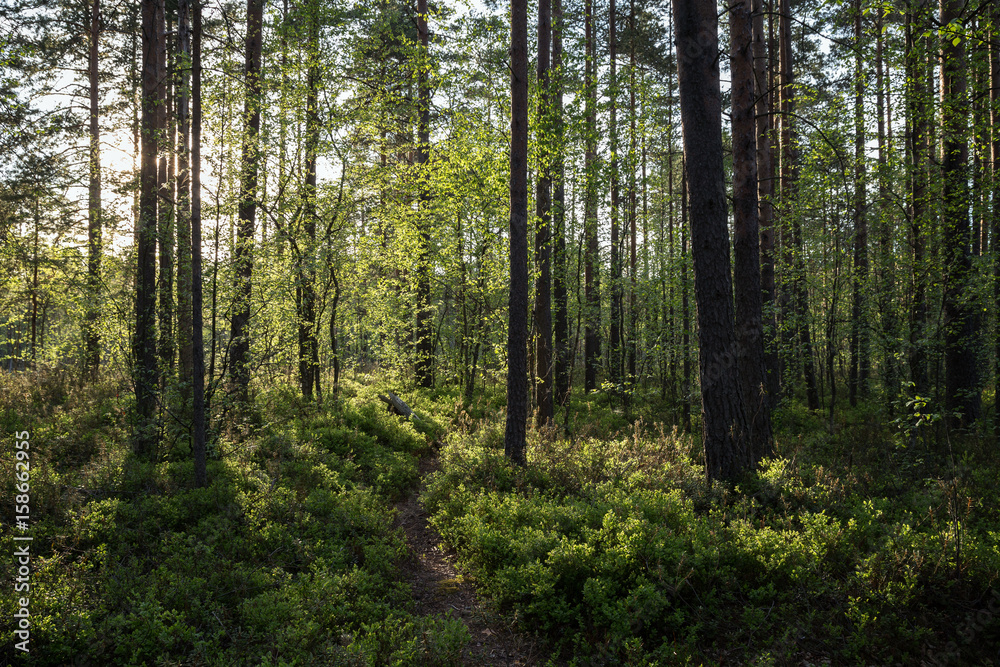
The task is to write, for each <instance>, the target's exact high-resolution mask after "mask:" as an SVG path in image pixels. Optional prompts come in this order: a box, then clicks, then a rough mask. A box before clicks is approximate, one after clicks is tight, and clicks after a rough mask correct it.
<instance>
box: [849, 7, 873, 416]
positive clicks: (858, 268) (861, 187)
mask: <svg viewBox="0 0 1000 667" xmlns="http://www.w3.org/2000/svg"><path fill="white" fill-rule="evenodd" d="M863 36H864V33H863V32H862V28H861V0H855V2H854V271H853V274H852V282H851V342H850V345H851V368H850V375H849V378H848V384H847V396H848V400H849V401H850V403H851V406H852V407H854V406H856V405H857V404H858V395H859V394H860V395H863V394H864V393H865V391H866V384H867V379H868V378H867V376H868V370H867V367H868V336H867V332H866V328H865V325H864V320H865V319H866V317H867V314H866V313H865V303H864V301H865V292H866V289H867V286H866V284H865V283H866V282H867V281H868V218H867V212H866V210H865V209H866V206H867V204H866V201H865V199H866V198H865V188H866V187H867V186H866V184H865V171H866V169H865V73H864V72H865V69H864V62H865V61H864V56H863V51H864V44H863V41H862V38H863Z"/></svg>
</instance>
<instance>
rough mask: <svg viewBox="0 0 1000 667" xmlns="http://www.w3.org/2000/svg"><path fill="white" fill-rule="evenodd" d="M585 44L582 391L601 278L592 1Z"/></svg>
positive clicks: (591, 366) (591, 377) (591, 367)
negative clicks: (584, 245)
mask: <svg viewBox="0 0 1000 667" xmlns="http://www.w3.org/2000/svg"><path fill="white" fill-rule="evenodd" d="M584 23H585V40H586V44H587V62H586V73H585V76H584V88H585V89H586V90H585V92H584V95H585V97H586V102H585V107H586V109H585V113H586V136H585V137H584V141H585V143H586V150H585V153H584V171H585V178H586V186H585V187H586V194H585V195H584V197H585V199H584V212H583V226H584V237H585V243H586V259H585V268H584V282H585V285H586V286H585V290H584V300H585V306H584V319H585V321H586V324H585V329H586V332H585V334H584V352H583V363H584V381H583V386H584V391H586V392H591V391H594V390H595V389H596V388H597V370H598V366H599V364H600V358H601V275H600V261H601V260H600V247H599V245H598V239H597V182H598V174H597V81H596V73H597V49H596V46H595V42H594V0H585V3H584Z"/></svg>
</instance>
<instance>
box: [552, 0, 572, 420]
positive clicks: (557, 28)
mask: <svg viewBox="0 0 1000 667" xmlns="http://www.w3.org/2000/svg"><path fill="white" fill-rule="evenodd" d="M562 33H563V10H562V0H552V72H551V74H550V78H551V79H552V80H553V83H554V84H555V85H554V88H553V91H552V122H553V125H554V133H555V149H554V154H553V156H552V159H553V168H552V171H553V178H554V183H553V185H554V188H553V196H552V200H553V201H552V229H553V233H554V235H555V247H554V255H555V257H554V259H555V262H554V267H553V268H554V271H553V281H552V291H553V296H554V298H555V309H554V313H553V316H554V323H553V324H554V334H555V392H556V400H557V401H558V403H559V405H566V402H567V400H568V399H569V390H570V383H569V371H570V369H569V366H570V361H571V359H572V352H571V350H570V349H569V305H568V299H569V297H568V294H567V291H566V281H567V278H568V276H567V274H566V271H567V262H566V170H565V166H564V158H563V156H564V154H565V150H564V146H563V143H564V139H563V137H564V132H563V72H562V64H563V63H562Z"/></svg>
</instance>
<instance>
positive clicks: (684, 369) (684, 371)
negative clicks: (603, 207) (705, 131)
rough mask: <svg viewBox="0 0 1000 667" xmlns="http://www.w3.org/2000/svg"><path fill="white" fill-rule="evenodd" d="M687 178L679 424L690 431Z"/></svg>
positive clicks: (683, 193)
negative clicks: (681, 395)
mask: <svg viewBox="0 0 1000 667" xmlns="http://www.w3.org/2000/svg"><path fill="white" fill-rule="evenodd" d="M689 256H690V255H689V254H688V178H687V169H686V168H685V169H684V173H683V174H682V175H681V357H682V361H681V378H682V379H681V394H683V396H684V400H683V401H682V402H681V425H682V426H683V427H684V432H685V433H690V432H691V394H692V391H693V390H692V388H691V283H690V282H689V281H688V257H689Z"/></svg>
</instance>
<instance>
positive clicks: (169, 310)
mask: <svg viewBox="0 0 1000 667" xmlns="http://www.w3.org/2000/svg"><path fill="white" fill-rule="evenodd" d="M156 13H157V18H156V25H157V33H156V34H157V39H156V51H157V55H156V80H157V86H158V91H157V106H156V128H157V129H156V136H157V143H158V155H157V157H158V160H159V165H158V167H157V170H156V182H157V187H158V195H157V199H158V204H157V210H156V213H157V216H156V218H157V238H158V241H159V244H160V275H159V281H160V282H159V287H160V290H159V292H160V295H159V296H160V303H159V306H158V308H157V314H158V315H159V320H160V332H159V333H160V343H159V352H160V365H161V366H162V370H163V373H164V376H163V377H162V378H160V381H161V383H162V382H163V381H164V380H165V378H166V377H168V376H169V375H170V374H171V373H172V372H173V369H174V220H173V216H174V207H173V198H174V197H173V185H172V183H171V182H170V166H169V163H170V161H171V159H170V158H171V153H172V152H173V145H172V141H171V138H170V131H169V130H170V121H171V119H170V114H169V109H168V104H169V99H168V98H169V95H170V77H169V76H168V70H169V68H168V67H167V39H168V36H167V22H166V21H167V17H166V4H165V2H163V0H160V2H158V3H157V7H156Z"/></svg>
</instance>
